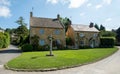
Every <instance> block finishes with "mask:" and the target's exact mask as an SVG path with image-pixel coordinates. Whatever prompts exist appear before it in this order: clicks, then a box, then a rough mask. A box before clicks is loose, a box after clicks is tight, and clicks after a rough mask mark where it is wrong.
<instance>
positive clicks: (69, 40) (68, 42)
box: [66, 37, 73, 45]
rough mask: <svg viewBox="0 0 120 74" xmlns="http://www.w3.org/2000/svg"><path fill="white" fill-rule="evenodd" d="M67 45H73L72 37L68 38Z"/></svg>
mask: <svg viewBox="0 0 120 74" xmlns="http://www.w3.org/2000/svg"><path fill="white" fill-rule="evenodd" d="M66 45H73V41H72V39H71V38H70V37H67V38H66Z"/></svg>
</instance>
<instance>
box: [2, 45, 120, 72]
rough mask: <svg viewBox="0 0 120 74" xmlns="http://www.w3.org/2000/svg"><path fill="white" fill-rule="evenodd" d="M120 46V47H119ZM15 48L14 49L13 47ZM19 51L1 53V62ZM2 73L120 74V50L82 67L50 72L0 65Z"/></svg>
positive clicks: (16, 54)
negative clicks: (16, 68)
mask: <svg viewBox="0 0 120 74" xmlns="http://www.w3.org/2000/svg"><path fill="white" fill-rule="evenodd" d="M119 48H120V47H119ZM13 50H14V49H13ZM18 55H19V53H14V52H13V53H0V64H4V62H7V61H8V60H9V59H11V58H13V57H16V56H18ZM0 74H120V50H118V51H117V52H116V53H115V54H113V55H112V56H110V57H108V58H106V59H103V60H101V61H99V62H96V63H93V64H88V65H84V66H81V67H76V68H70V69H64V70H58V71H50V72H15V71H10V70H5V69H4V68H3V67H2V66H1V67H0Z"/></svg>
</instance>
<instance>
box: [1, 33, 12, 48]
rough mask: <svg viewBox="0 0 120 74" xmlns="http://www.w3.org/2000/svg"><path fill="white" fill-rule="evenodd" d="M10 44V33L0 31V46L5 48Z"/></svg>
mask: <svg viewBox="0 0 120 74" xmlns="http://www.w3.org/2000/svg"><path fill="white" fill-rule="evenodd" d="M9 44H10V35H9V34H8V33H2V32H0V48H6V47H8V46H9Z"/></svg>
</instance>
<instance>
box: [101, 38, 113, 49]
mask: <svg viewBox="0 0 120 74" xmlns="http://www.w3.org/2000/svg"><path fill="white" fill-rule="evenodd" d="M114 45H115V39H114V38H109V37H104V38H100V47H105V48H109V47H114Z"/></svg>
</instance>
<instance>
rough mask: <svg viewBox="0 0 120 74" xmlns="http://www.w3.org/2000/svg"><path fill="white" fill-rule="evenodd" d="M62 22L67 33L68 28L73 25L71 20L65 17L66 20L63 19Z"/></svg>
mask: <svg viewBox="0 0 120 74" xmlns="http://www.w3.org/2000/svg"><path fill="white" fill-rule="evenodd" d="M60 21H61V23H62V24H63V25H64V26H65V32H67V29H68V26H69V25H71V20H70V19H69V18H67V17H65V18H61V19H60Z"/></svg>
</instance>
